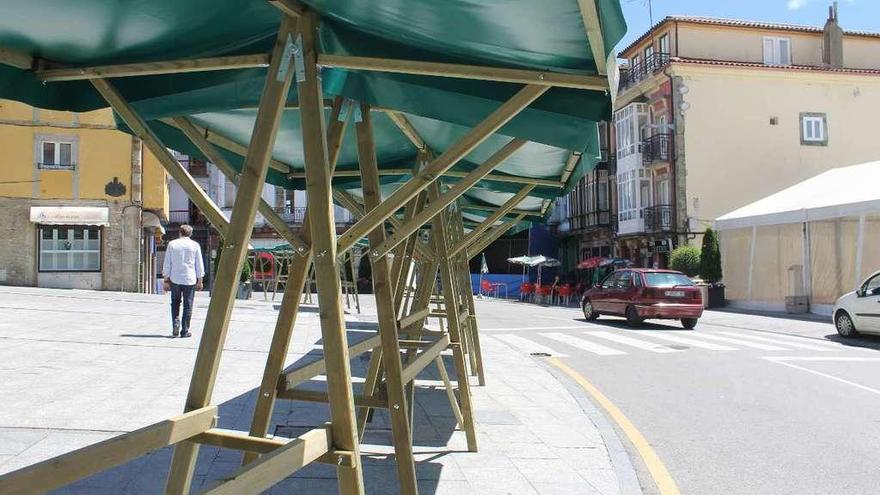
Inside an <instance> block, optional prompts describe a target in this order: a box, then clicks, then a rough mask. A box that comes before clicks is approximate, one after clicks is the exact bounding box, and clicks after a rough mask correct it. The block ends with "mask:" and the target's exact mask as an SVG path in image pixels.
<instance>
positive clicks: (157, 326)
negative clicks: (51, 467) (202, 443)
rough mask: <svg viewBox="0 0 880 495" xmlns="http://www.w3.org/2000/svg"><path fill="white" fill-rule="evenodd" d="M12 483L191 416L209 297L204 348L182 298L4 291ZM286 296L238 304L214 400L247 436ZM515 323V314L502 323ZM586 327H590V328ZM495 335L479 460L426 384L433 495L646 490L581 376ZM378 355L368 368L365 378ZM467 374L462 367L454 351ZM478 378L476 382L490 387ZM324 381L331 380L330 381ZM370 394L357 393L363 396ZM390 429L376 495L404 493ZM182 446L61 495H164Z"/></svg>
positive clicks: (376, 454) (220, 464) (371, 470)
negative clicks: (178, 303) (568, 374)
mask: <svg viewBox="0 0 880 495" xmlns="http://www.w3.org/2000/svg"><path fill="white" fill-rule="evenodd" d="M0 301H2V302H0V370H2V377H3V379H2V380H0V396H2V397H3V398H4V400H3V402H2V406H0V473H3V472H8V471H12V470H15V469H18V468H20V467H23V466H26V465H28V464H31V463H34V462H38V461H41V460H44V459H47V458H50V457H53V456H56V455H59V454H62V453H65V452H68V451H70V450H73V449H76V448H79V447H82V446H86V445H89V444H92V443H95V442H98V441H101V440H104V439H106V438H110V437H112V436H115V435H117V434H120V433H123V432H127V431H131V430H134V429H137V428H140V427H143V426H146V425H148V424H151V423H154V422H157V421H160V420H162V419H165V418H167V417H170V416H174V415H177V414H179V413H180V412H181V411H182V410H183V404H184V399H185V396H186V392H187V388H188V386H189V381H190V374H191V370H192V365H193V361H194V359H195V355H196V349H197V346H198V342H199V340H198V339H199V335H200V329H201V325H202V323H203V321H204V317H205V311H206V308H207V305H208V296H207V294H202V293H200V294H198V295H197V298H196V307H195V312H194V317H193V328H194V329H197V330H196V331H195V338H192V339H172V338H170V335H169V330H170V329H169V323H168V316H167V311H168V307H167V298H166V297H162V296H154V295H143V294H124V293H113V292H89V291H76V290H50V289H33V288H19V287H3V288H0ZM361 302H362V304H361V306H362V313H361V314H358V313H357V312H356V311H355V310H354V309H353V308H352V309H350V310H349V311H348V313H349V314H348V315H347V316H346V320H347V322H348V330H349V337H350V339H351V340H352V341H354V340H360V339H362V338H364V337H366V336H369V335H371V334H373V333H374V332H375V331H376V323H375V322H376V315H375V306H374V305H373V303H372V298H371V297H370V296H364V297H362V301H361ZM279 303H280V296H279V300H276V301H274V302H272V301H264V300H263V296H262V294H256V295H255V296H254V299H252V300H250V301H237V302H236V306H235V310H234V312H233V315H232V322H231V325H230V330H229V338H228V339H227V341H226V345H225V348H224V354H223V359H222V361H221V365H220V371H219V377H218V380H217V387H216V391H215V393H214V399H215V400H214V403H216V404H219V406H220V422H219V425H218V426H219V427H220V428H230V429H237V430H247V429H248V428H249V426H250V418H251V414H252V411H253V405H254V402H255V394H256V392H255V387H256V386H257V384H258V382H259V379H260V376H261V374H262V370H263V366H264V363H265V358H266V350H267V349H268V347H269V341H270V338H271V333H272V330H273V328H274V322H275V316H276V314H277V309H278V304H279ZM477 305H478V307H477V313H478V315H479V317H480V320H479V321H480V323H481V324H482V325H484V326H486V327H487V328H496V329H497V328H503V327H504V326H506V325H509V324H510V323H507V322H506V321H505V320H504V316H502V315H508V316H510V315H511V311H514V312H515V313H517V314H519V315H520V318H519V320H518V321H517V322H516V325H519V326H523V327H527V326H529V322H528V320H527V319H525V320H524V319H523V317H526V318H528V315H530V314H532V312H533V310H540V311H541V312H543V313H546V314H547V315H553V314H556V313H557V312H559V314H561V315H562V316H561V317H562V318H568V320H569V321H571V311H572V310H564V309H558V308H557V309H552V308H537V307H534V306H530V305H525V304H519V303H512V302H500V301H478V302H477ZM499 318H500V319H499ZM575 323H577V322H575ZM492 332H494V333H498V332H497V330H492V331H487V333H486V335H487V338H485V339H484V342H483V355H484V362H485V366H486V378H487V385H486V386H485V387H479V386H474V387H472V391H473V402H474V408H475V416H476V425H477V433H478V442H479V452H478V453H469V452H467V449H466V442H465V438H464V433H463V432H462V431H461V430H460V429H458V428H456V422H455V418H454V415H453V413H452V410H451V409H450V407H449V403H448V401H447V398H446V393H445V391H444V389H443V387H442V381H440V380H439V376H438V375H437V374H436V369H435V368H428V369H427V370H425V372H423V374H422V375H420V379H421V380H420V382H419V383H422V384H423V386H422V387H420V388H419V389H418V392H417V394H416V409H415V428H414V443H415V445H416V446H417V447H416V455H417V461H418V466H417V474H418V478H419V483H420V492H421V493H423V494H456V495H457V494H494V493H498V494H501V493H504V494H517V495H520V494H554V493H558V494H575V493H577V494H603V495H605V494H616V493H627V494H629V493H639V492H640V489H639V486H638V482H637V481H636V476H635V472H634V470H633V468H632V466H631V465H630V462H629V459H628V457H627V455H626V452H625V451H624V449H623V447H622V445H621V443H620V441H619V440H618V439H617V436H616V435H615V434H614V433H613V429H612V428H611V427H610V426H609V424H608V423H607V422H606V421H605V419H604V418H603V416H602V415H601V414H600V413H598V411H597V410H596V409H595V408H594V407H593V406H592V405H591V403H590V402H589V401H588V400H586V398H585V396H584V394H583V393H582V392H581V391H580V389H578V388H577V387H575V386H574V385H573V382H570V381H569V380H568V379H567V378H563V377H562V376H561V375H560V374H558V373H557V372H555V371H553V370H552V369H551V367H550V366H548V365H547V364H546V363H545V362H544V361H543V358H540V357H532V356H530V355H529V353H527V352H525V351H524V350H520V349H517V348H516V347H513V346H511V345H510V343H509V342H506V341H504V340H502V339H497V338H492V337H491V336H490V335H492ZM319 342H320V328H319V324H318V313H317V308H316V307H315V306H310V305H304V306H303V307H302V311H301V313H300V318H299V319H298V321H297V324H296V327H295V330H294V337H293V345H292V348H291V350H290V353H289V355H288V358H287V362H288V363H293V362H296V361H298V360H301V359H314V356H315V354H316V353H319V352H320V351H318V350H316V349H317V348H316V344H317V343H319ZM368 358H369V355H368V354H365V355H361V356H358V357H356V358H354V359H353V360H352V369H353V374H354V375H355V376H356V377H361V378H357V379H356V382H362V381H363V376H364V375H365V368H366V365H367V361H368ZM445 358H446V360H447V368H448V369H449V370H450V371H451V370H452V369H453V367H452V363H451V356H445ZM472 383H473V384H474V385H475V384H476V380H475V379H473V380H472ZM316 385H317V386H320V384H316ZM357 386H358V385H356V387H357ZM327 419H328V415H327V408H326V406H325V405H323V404H314V403H305V402H291V401H285V400H280V401H279V402H278V404H277V407H276V409H275V412H274V418H273V424H275V425H278V426H277V427H276V429H275V431H274V433H275V434H276V435H279V436H285V437H290V436H296V435H299V434H301V433H304V432H305V431H307V430H309V429H311V428H313V427H315V426H318V425H321V424H323V423H324V422H325V421H327ZM390 444H391V433H390V427H389V423H388V418H387V416H386V415H385V414H384V413H380V414H376V415H375V417H374V421H373V423H372V424H371V425H369V426H368V429H367V434H366V437H365V445H364V446H363V454H364V473H365V478H366V484H367V490H368V493H381V494H388V493H396V492H397V488H396V486H397V478H396V471H395V467H394V463H393V458H391V457H390V455H389V454H390V453H391V449H390V447H388V446H389V445H390ZM170 456H171V449H169V448H166V449H163V450H160V451H157V452H154V453H152V454H150V455H147V456H145V457H142V458H140V459H138V460H135V461H132V462H129V463H127V464H124V465H122V466H120V467H117V468H114V469H111V470H109V471H105V472H104V473H101V474H98V475H96V476H93V477H91V478H88V479H85V480H82V481H80V482H78V483H76V484H74V485H71V486H69V487H67V488H65V489H63V490H59V491H58V492H57V493H71V494H73V493H76V494H82V493H89V494H91V493H95V494H111V493H112V494H117V493H120V494H141V493H143V494H147V493H160V492H161V491H162V487H163V483H164V480H165V476H166V473H167V469H168V464H169V461H170ZM239 465H240V453H238V452H236V451H232V450H221V449H218V448H214V447H202V449H201V453H200V457H199V461H198V465H197V468H196V479H195V483H194V488H195V489H196V490H200V489H203V488H206V487H208V486H210V485H211V484H212V483H213V482H215V481H217V480H221V479H223V478H224V477H228V476H229V475H230V474H231V473H233V472H234V471H235V470H236V469H237V468H238V467H239ZM268 493H308V494H324V493H327V494H331V493H333V494H335V493H337V488H336V475H335V470H334V468H333V467H331V466H326V465H311V466H309V467H307V468H306V469H303V470H302V471H300V472H298V473H297V474H296V475H295V476H292V477H290V478H287V479H285V480H284V481H283V482H282V483H280V484H279V485H277V486H276V487H275V488H273V489H272V490H270V491H269V492H268Z"/></svg>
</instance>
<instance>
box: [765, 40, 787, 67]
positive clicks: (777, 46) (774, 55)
mask: <svg viewBox="0 0 880 495" xmlns="http://www.w3.org/2000/svg"><path fill="white" fill-rule="evenodd" d="M764 63H765V64H767V65H791V40H790V39H788V38H776V37H771V36H765V37H764Z"/></svg>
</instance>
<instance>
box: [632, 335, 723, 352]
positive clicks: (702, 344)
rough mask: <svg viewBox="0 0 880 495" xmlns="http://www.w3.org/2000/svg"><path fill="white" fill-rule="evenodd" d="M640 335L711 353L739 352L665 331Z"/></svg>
mask: <svg viewBox="0 0 880 495" xmlns="http://www.w3.org/2000/svg"><path fill="white" fill-rule="evenodd" d="M638 334H639V335H642V336H645V337H650V338H655V339H660V340H668V341H670V342H675V343H678V344H683V345H688V346H691V347H699V348H701V349H708V350H710V351H735V350H737V349H736V348H735V347H730V346H726V345H721V344H713V343H712V342H703V341H701V340H696V339H693V338H689V337H681V336H679V335H670V334H669V333H667V332H664V331H657V330H654V331H651V332H644V331H641V332H638Z"/></svg>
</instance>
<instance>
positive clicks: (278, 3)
mask: <svg viewBox="0 0 880 495" xmlns="http://www.w3.org/2000/svg"><path fill="white" fill-rule="evenodd" d="M269 4H270V5H272V6H273V7H275V8H276V9H278V10H280V11H281V12H284V13H285V14H286V15H289V16H290V17H300V16H303V15H305V14H306V12H308V8H307V7H306V6H305V5H303V4H301V3H299V2H298V1H296V0H269Z"/></svg>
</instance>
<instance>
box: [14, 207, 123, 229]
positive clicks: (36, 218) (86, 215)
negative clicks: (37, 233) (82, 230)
mask: <svg viewBox="0 0 880 495" xmlns="http://www.w3.org/2000/svg"><path fill="white" fill-rule="evenodd" d="M31 222H34V223H41V224H44V225H110V208H107V207H102V206H31Z"/></svg>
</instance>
